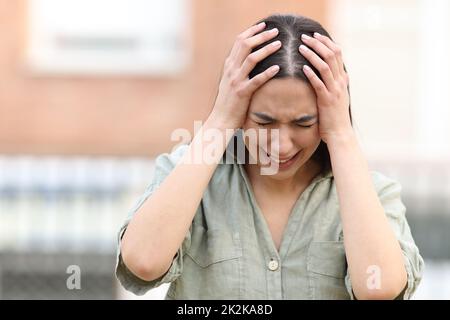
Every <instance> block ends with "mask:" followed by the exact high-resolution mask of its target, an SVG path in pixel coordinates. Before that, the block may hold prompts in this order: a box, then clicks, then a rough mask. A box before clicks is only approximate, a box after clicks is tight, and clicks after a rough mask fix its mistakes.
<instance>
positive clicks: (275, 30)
mask: <svg viewBox="0 0 450 320" xmlns="http://www.w3.org/2000/svg"><path fill="white" fill-rule="evenodd" d="M270 32H272V33H278V29H277V28H273V29H272V30H270Z"/></svg>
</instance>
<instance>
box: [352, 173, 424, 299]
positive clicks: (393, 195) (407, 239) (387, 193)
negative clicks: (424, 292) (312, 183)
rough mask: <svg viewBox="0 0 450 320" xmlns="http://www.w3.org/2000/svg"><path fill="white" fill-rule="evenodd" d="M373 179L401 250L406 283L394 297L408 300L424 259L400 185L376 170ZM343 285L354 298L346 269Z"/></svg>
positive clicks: (417, 282)
mask: <svg viewBox="0 0 450 320" xmlns="http://www.w3.org/2000/svg"><path fill="white" fill-rule="evenodd" d="M373 179H374V185H375V187H376V190H377V193H378V198H379V199H380V202H381V204H382V206H383V208H384V211H385V214H386V216H387V218H388V220H389V223H390V225H391V227H392V229H393V231H394V233H395V236H396V237H397V239H398V241H399V244H400V248H401V249H402V252H403V258H404V263H405V269H406V273H407V284H406V287H405V288H404V289H403V291H402V292H401V294H400V295H399V296H398V297H397V298H396V299H400V300H408V299H411V297H412V295H413V293H414V292H415V291H416V289H417V287H418V286H419V283H420V281H421V279H422V272H423V268H424V261H423V259H422V257H421V256H420V253H419V249H418V248H417V246H416V244H415V242H414V239H413V237H412V234H411V230H410V228H409V225H408V221H407V219H406V216H405V213H406V207H405V206H404V204H403V202H402V200H401V190H402V188H401V185H400V184H399V183H398V182H397V181H395V180H392V179H389V178H387V177H385V176H383V175H382V174H380V173H377V172H373ZM345 285H346V288H347V291H348V293H349V295H350V297H351V299H355V296H354V294H353V288H352V284H351V279H350V274H349V272H348V270H347V274H346V277H345Z"/></svg>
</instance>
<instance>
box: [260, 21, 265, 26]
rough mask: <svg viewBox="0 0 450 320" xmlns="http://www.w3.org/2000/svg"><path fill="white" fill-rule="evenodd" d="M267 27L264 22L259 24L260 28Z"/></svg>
mask: <svg viewBox="0 0 450 320" xmlns="http://www.w3.org/2000/svg"><path fill="white" fill-rule="evenodd" d="M265 25H266V23H265V22H264V21H263V22H261V23H260V24H258V27H262V26H265Z"/></svg>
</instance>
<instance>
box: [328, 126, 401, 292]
mask: <svg viewBox="0 0 450 320" xmlns="http://www.w3.org/2000/svg"><path fill="white" fill-rule="evenodd" d="M328 149H329V151H330V157H331V164H332V169H333V175H334V179H335V183H336V188H337V194H338V198H339V205H340V212H341V220H342V227H343V232H344V245H345V250H346V256H347V261H348V267H349V272H350V277H351V280H352V284H353V290H354V293H355V295H356V297H357V298H358V299H365V298H386V299H390V298H395V297H396V295H398V294H399V293H400V292H401V291H402V290H403V288H404V286H405V284H406V270H405V266H404V260H403V254H402V251H401V248H400V245H399V243H398V240H397V239H396V237H395V234H394V232H393V230H392V228H391V227H390V225H389V222H388V219H387V217H386V215H385V212H384V209H383V207H382V205H381V203H380V201H379V199H378V196H377V193H376V190H375V189H374V186H373V183H372V179H371V176H370V172H369V167H368V164H367V161H366V159H365V157H364V155H363V153H362V150H361V149H360V147H359V144H358V142H357V139H356V136H355V135H354V134H353V132H351V133H350V132H349V133H348V134H345V135H342V136H337V137H336V138H335V139H332V140H331V141H329V142H328ZM373 267H375V269H373V270H379V271H380V276H381V277H380V288H379V289H376V288H370V287H369V286H368V284H367V280H368V279H369V277H370V276H371V274H370V273H368V271H369V270H371V269H370V268H373Z"/></svg>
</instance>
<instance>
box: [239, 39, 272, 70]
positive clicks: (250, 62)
mask: <svg viewBox="0 0 450 320" xmlns="http://www.w3.org/2000/svg"><path fill="white" fill-rule="evenodd" d="M280 48H281V41H279V40H277V41H273V42H271V43H269V44H268V45H265V46H264V47H262V48H261V49H259V50H257V51H255V52H253V53H251V54H249V55H248V56H247V58H245V60H244V63H243V65H242V68H241V70H240V72H239V74H240V76H239V77H240V79H245V78H247V77H248V75H249V73H250V72H251V71H252V70H253V68H255V66H256V64H257V63H258V62H260V61H262V60H264V59H265V58H267V57H268V56H269V55H271V54H272V53H274V52H275V51H277V50H279V49H280Z"/></svg>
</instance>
